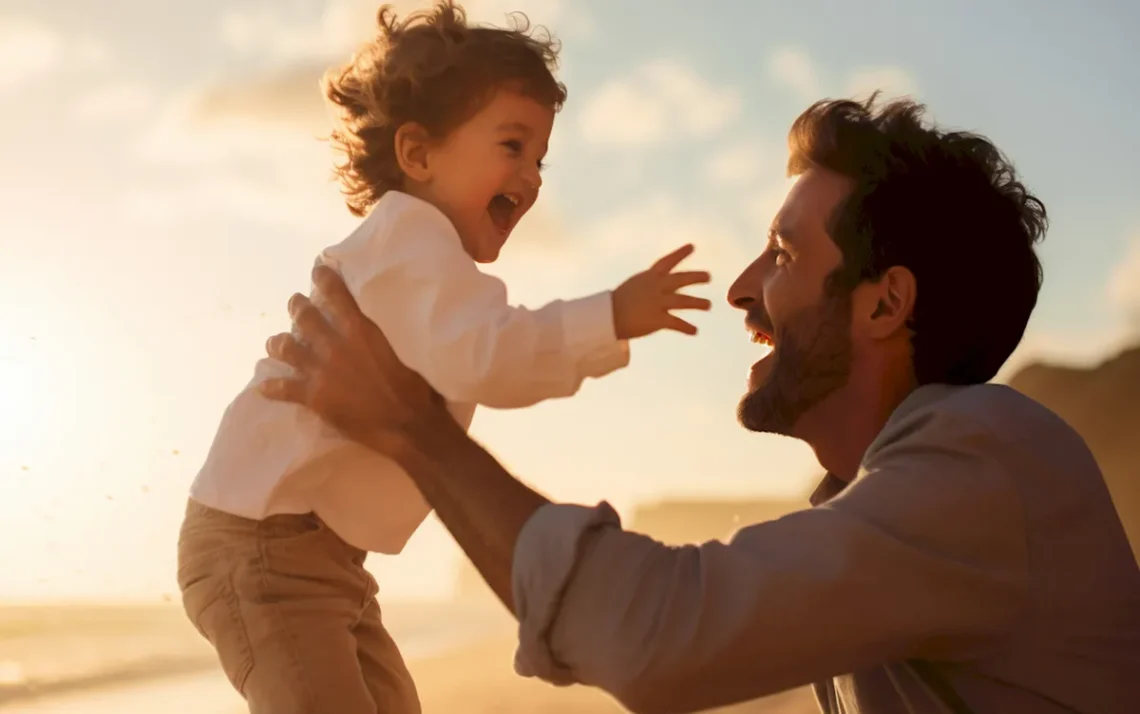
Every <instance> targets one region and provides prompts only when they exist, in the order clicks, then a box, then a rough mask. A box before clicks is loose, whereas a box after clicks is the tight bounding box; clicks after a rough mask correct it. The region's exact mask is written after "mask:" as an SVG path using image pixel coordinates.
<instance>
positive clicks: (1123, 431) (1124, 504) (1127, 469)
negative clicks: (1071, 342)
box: [1009, 345, 1140, 561]
mask: <svg viewBox="0 0 1140 714" xmlns="http://www.w3.org/2000/svg"><path fill="white" fill-rule="evenodd" d="M1009 385H1010V386H1011V387H1013V388H1014V389H1017V390H1018V391H1020V392H1021V393H1022V394H1025V395H1027V396H1029V397H1032V398H1033V399H1036V400H1037V401H1039V402H1041V403H1042V404H1044V405H1045V406H1046V407H1048V408H1049V409H1052V410H1053V411H1054V412H1056V413H1057V414H1058V415H1059V416H1060V417H1061V418H1062V419H1064V420H1065V421H1066V422H1068V423H1069V425H1070V426H1072V427H1073V428H1074V429H1076V430H1077V432H1078V433H1079V434H1080V435H1081V437H1083V438H1084V440H1085V442H1086V443H1087V444H1088V446H1089V449H1091V450H1092V452H1093V455H1094V456H1095V457H1096V460H1097V463H1099V464H1100V468H1101V470H1102V471H1103V472H1104V480H1105V482H1106V483H1107V484H1108V489H1109V491H1110V492H1111V493H1112V500H1113V501H1114V502H1115V504H1116V510H1117V512H1118V513H1119V514H1120V520H1121V521H1123V523H1124V530H1125V532H1127V533H1128V538H1129V540H1130V541H1131V543H1132V552H1133V553H1134V554H1135V555H1136V558H1137V561H1140V345H1137V346H1135V347H1132V348H1129V349H1127V350H1124V351H1123V352H1121V353H1119V354H1117V355H1116V356H1114V357H1112V358H1110V359H1108V360H1106V361H1104V362H1102V363H1100V364H1098V365H1096V366H1094V367H1090V368H1077V367H1065V366H1060V365H1053V364H1046V363H1037V364H1031V365H1029V366H1027V367H1025V368H1024V369H1022V370H1021V371H1020V372H1018V373H1017V374H1015V375H1014V376H1013V378H1012V379H1010V380H1009Z"/></svg>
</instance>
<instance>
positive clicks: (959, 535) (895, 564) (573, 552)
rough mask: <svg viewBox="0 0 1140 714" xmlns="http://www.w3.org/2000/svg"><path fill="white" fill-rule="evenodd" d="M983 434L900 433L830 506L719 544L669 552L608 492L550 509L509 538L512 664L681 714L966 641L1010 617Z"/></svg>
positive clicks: (1001, 487)
mask: <svg viewBox="0 0 1140 714" xmlns="http://www.w3.org/2000/svg"><path fill="white" fill-rule="evenodd" d="M948 430H950V431H955V430H956V432H957V433H956V434H948ZM948 437H949V441H947V438H948ZM987 439H988V437H987V435H986V434H985V433H984V432H981V431H974V430H972V429H971V428H970V427H969V426H968V425H962V424H949V425H948V424H941V425H935V426H934V427H932V428H930V429H923V428H921V427H920V428H916V429H912V430H910V431H908V433H907V435H906V437H905V438H903V439H901V440H900V441H899V443H896V444H891V445H886V446H885V447H884V448H883V449H882V450H881V451H880V452H879V453H878V454H877V456H876V457H875V459H873V460H872V461H868V462H867V463H866V464H865V468H864V471H863V473H861V474H860V477H859V478H858V479H857V480H856V481H855V482H854V483H852V485H851V486H850V487H849V488H848V489H847V490H846V491H844V493H843V494H841V495H840V496H838V497H837V498H835V499H833V500H832V501H831V502H829V503H827V504H825V505H821V506H818V507H816V508H811V509H808V510H804V511H800V512H797V513H793V514H790V515H788V516H785V517H784V518H780V519H777V520H774V521H770V522H767V523H761V524H757V525H753V526H749V527H747V528H744V529H742V530H741V531H739V532H738V533H737V534H736V536H735V537H733V538H732V539H731V540H730V541H728V542H720V541H710V542H708V543H704V544H702V545H691V546H682V547H670V546H666V545H664V544H662V543H660V542H657V541H655V540H653V539H651V538H649V537H646V536H644V535H639V534H636V533H631V532H628V531H625V530H623V529H622V527H621V524H620V521H619V520H618V518H617V516H616V514H614V512H613V510H612V509H611V508H609V506H608V505H606V504H604V503H603V504H601V505H599V506H598V507H596V508H584V507H580V506H567V505H550V506H546V507H544V508H543V509H541V510H540V511H539V512H537V513H536V514H535V515H534V516H533V517H532V519H531V521H530V522H528V524H527V526H526V527H525V528H524V530H523V532H522V533H521V534H520V538H519V541H518V543H517V545H516V549H515V560H514V573H513V577H514V596H515V602H516V607H517V611H516V615H517V616H518V618H519V621H520V625H519V647H518V651H517V654H516V669H517V670H518V672H519V673H520V674H523V675H530V676H537V677H541V678H543V679H545V680H548V681H550V682H553V683H556V684H568V683H573V682H579V683H583V684H589V685H593V686H597V687H600V688H602V689H604V690H606V691H608V692H610V693H611V694H613V695H614V696H616V697H617V698H618V699H619V700H620V701H622V702H623V703H624V704H625V705H626V706H627V707H629V708H630V709H632V710H634V711H645V712H687V711H698V710H701V709H707V708H711V707H716V706H722V705H725V704H729V703H734V702H740V701H746V700H749V699H753V698H756V697H760V696H764V695H767V694H771V693H774V692H777V691H781V690H784V689H789V688H791V687H795V686H799V685H803V684H808V683H811V682H817V681H821V680H824V679H828V678H830V677H833V676H835V675H838V674H842V673H846V672H854V671H858V670H860V669H861V668H864V667H869V666H874V665H877V664H882V663H886V662H893V661H900V660H903V659H907V658H909V657H919V656H925V657H953V656H957V655H961V654H962V653H964V652H968V651H971V648H973V647H977V646H979V644H980V643H983V642H985V641H987V638H990V637H992V636H994V635H995V634H996V633H998V632H1001V631H1002V630H1003V628H1006V627H1008V626H1009V625H1010V623H1011V622H1013V621H1014V620H1015V618H1016V614H1017V612H1018V610H1019V608H1020V607H1021V604H1022V602H1023V600H1024V587H1025V581H1026V567H1027V565H1026V546H1025V540H1024V524H1023V520H1022V514H1021V510H1020V502H1019V500H1018V497H1017V493H1016V490H1015V488H1014V487H1013V486H1012V485H1011V483H1010V481H1009V479H1008V478H1007V477H1006V476H1005V475H1004V474H1003V473H1001V460H1000V458H993V454H987V453H985V452H986V451H987V449H988V448H990V447H988V446H987ZM966 523H969V524H971V527H970V528H965V527H963V524H966Z"/></svg>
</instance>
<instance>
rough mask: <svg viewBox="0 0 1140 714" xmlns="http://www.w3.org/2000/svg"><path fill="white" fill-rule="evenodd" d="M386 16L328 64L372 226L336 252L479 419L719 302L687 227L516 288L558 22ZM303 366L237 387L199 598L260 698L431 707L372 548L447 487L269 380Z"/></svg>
mask: <svg viewBox="0 0 1140 714" xmlns="http://www.w3.org/2000/svg"><path fill="white" fill-rule="evenodd" d="M379 25H380V32H379V36H378V38H377V39H376V40H375V42H374V43H372V44H371V45H370V46H368V47H366V48H364V49H363V50H362V51H360V52H359V53H358V54H357V56H356V57H354V59H353V61H352V62H351V63H350V64H349V65H347V66H346V67H345V68H342V69H340V70H339V71H337V72H335V73H333V74H332V75H330V77H329V78H328V79H327V80H326V94H327V96H328V98H329V100H330V101H331V102H332V103H333V104H334V105H335V106H336V107H338V108H339V109H340V110H341V113H342V114H343V120H342V126H341V127H340V128H339V129H338V130H337V131H336V132H334V134H333V140H334V142H335V144H336V145H337V147H338V148H339V149H340V150H342V151H343V153H344V154H345V157H346V160H345V162H344V163H343V164H342V165H341V166H340V167H339V168H338V174H339V177H340V179H341V181H342V183H343V186H344V191H345V194H346V196H347V203H348V206H349V208H350V209H351V211H352V212H353V213H354V214H356V215H359V216H365V218H364V220H363V222H362V223H361V224H360V226H359V228H358V229H357V230H355V231H354V232H353V233H352V234H351V235H349V236H348V238H346V239H345V240H344V241H342V242H341V243H339V244H337V245H334V246H332V247H331V248H328V249H326V250H325V251H324V252H323V253H322V255H321V257H320V258H319V260H322V261H324V262H326V263H327V264H330V265H332V266H333V267H335V268H336V269H338V270H339V271H340V272H341V274H342V275H343V277H344V279H345V281H346V283H347V285H348V287H349V289H350V290H351V291H352V293H353V295H354V297H355V298H356V300H357V301H358V303H359V305H360V307H361V309H362V310H363V311H364V313H365V314H367V315H368V317H369V318H370V319H371V320H373V321H374V322H375V323H376V324H377V325H379V326H380V328H381V329H383V331H384V333H385V335H387V337H388V339H389V340H390V341H391V343H392V347H393V348H394V350H395V351H396V354H397V355H398V356H399V357H400V359H401V361H403V362H404V363H405V364H407V365H408V366H410V367H411V368H413V369H415V370H416V371H418V372H420V373H421V374H422V375H423V376H424V377H425V378H426V379H427V380H428V381H429V382H430V383H431V384H432V385H433V387H434V388H435V389H436V390H437V391H438V392H439V393H440V394H441V395H442V396H443V397H445V398H446V399H447V401H448V404H449V406H450V410H451V413H452V414H453V415H454V416H455V419H456V421H457V422H459V423H460V424H461V425H462V426H463V427H464V428H467V427H468V426H469V425H470V423H471V418H472V415H473V413H474V410H475V405H476V404H483V405H486V406H490V407H498V408H519V407H525V406H528V405H531V404H535V403H537V402H539V401H542V400H544V399H552V398H558V397H567V396H570V395H572V394H574V393H575V392H577V390H578V389H579V387H580V386H581V384H582V382H583V381H584V380H585V379H586V378H588V377H601V376H603V375H605V374H608V373H609V372H612V371H614V370H616V369H618V368H620V367H623V366H625V365H626V364H627V363H628V360H629V353H628V347H627V344H628V343H627V340H629V339H632V338H636V337H640V336H643V335H647V334H650V333H652V332H656V331H657V330H659V329H674V330H678V331H680V332H685V333H690V334H691V333H692V332H695V330H694V329H693V328H692V326H691V325H689V324H688V323H686V322H684V321H683V320H681V319H680V318H679V317H677V316H675V315H673V314H671V313H670V310H677V309H708V301H707V300H704V299H701V298H696V297H690V296H687V295H683V294H679V293H678V292H677V291H678V290H679V289H681V288H683V287H685V286H687V285H693V284H696V283H700V282H705V281H707V275H706V274H704V273H675V272H673V268H674V267H676V265H677V264H678V263H679V262H680V261H681V260H682V259H683V258H684V257H685V256H686V255H688V253H689V252H690V251H691V249H690V248H688V247H686V248H683V249H681V250H679V251H677V252H675V253H674V254H672V255H671V256H667V257H666V258H664V259H662V260H661V261H659V262H658V264H657V265H655V266H654V267H653V268H650V269H649V270H647V271H645V272H643V273H640V274H638V275H635V276H634V277H632V278H630V279H629V280H627V281H626V282H625V283H623V284H622V285H621V286H620V287H618V288H617V289H616V290H614V291H612V292H611V291H606V292H603V293H599V294H596V295H592V296H589V297H584V298H580V299H576V300H568V301H555V302H553V303H551V304H549V305H546V306H545V307H542V308H541V309H538V310H528V309H526V308H523V307H512V306H511V305H509V304H508V302H507V291H506V288H505V286H504V285H503V283H502V282H501V281H499V280H498V279H496V278H493V277H490V276H488V275H486V274H484V273H482V272H481V271H480V270H479V269H478V268H477V266H476V263H477V262H478V263H489V262H491V261H494V260H495V259H496V258H497V257H498V255H499V250H500V249H501V248H502V246H503V244H504V242H505V241H506V240H507V238H508V237H509V236H510V233H511V230H512V229H513V228H514V227H515V225H516V224H517V223H518V221H519V219H520V218H522V217H523V215H524V214H526V212H527V211H528V210H529V209H530V208H531V206H533V205H534V202H535V200H536V199H537V198H538V191H539V186H540V185H541V184H542V179H541V176H540V174H539V171H540V169H541V161H542V158H543V155H544V154H545V153H546V148H547V141H548V138H549V136H550V132H551V128H552V126H553V122H554V116H555V113H556V112H557V111H558V109H559V108H560V107H561V105H562V102H563V101H564V99H565V96H566V95H565V89H564V87H563V86H562V85H561V84H560V83H558V81H557V80H556V79H555V78H554V76H553V74H552V71H553V67H554V65H555V61H556V50H555V48H554V46H553V45H552V43H551V42H549V41H547V40H544V39H541V38H539V37H536V36H534V35H532V34H530V33H528V32H527V30H526V29H525V28H523V29H519V30H505V29H493V28H484V27H473V26H468V25H467V23H466V19H465V17H464V14H463V11H462V10H461V9H460V8H459V7H457V6H455V5H453V4H452V3H451V2H441V3H439V4H438V5H437V6H436V7H435V8H434V9H432V10H431V11H428V12H420V13H416V14H413V15H411V16H409V17H408V18H406V19H404V20H403V21H398V20H397V18H396V17H395V16H394V14H393V13H392V12H391V10H390V9H389V8H387V7H385V8H383V9H381V11H380V14H379ZM287 373H288V367H287V366H286V365H284V364H281V363H279V362H275V361H273V360H268V359H265V360H261V361H260V362H259V363H258V364H257V367H256V369H255V373H254V377H253V379H252V381H251V382H250V383H249V385H248V386H247V387H246V389H245V390H244V391H242V392H241V393H240V394H239V395H238V396H237V398H236V399H235V400H234V401H233V402H232V403H231V404H230V405H229V407H228V408H227V410H226V412H225V415H224V416H223V418H222V422H221V425H220V427H219V429H218V433H217V436H216V437H215V440H214V443H213V445H212V447H211V449H210V452H209V455H208V457H207V459H206V463H205V465H204V466H203V467H202V470H201V471H200V473H199V474H198V476H197V478H196V480H195V481H194V484H193V486H192V488H191V492H190V501H189V504H188V507H187V511H186V517H185V521H184V523H183V526H182V532H181V535H180V538H179V544H178V560H179V564H178V580H179V586H180V588H181V590H182V598H183V603H184V605H185V609H186V612H187V615H188V616H189V618H190V620H191V621H192V622H193V623H194V625H195V626H196V627H197V629H198V630H199V631H200V632H201V634H202V635H203V636H204V637H206V638H207V639H208V640H209V641H210V643H211V644H212V645H213V646H214V648H215V649H216V650H217V652H218V657H219V659H220V661H221V664H222V668H223V669H224V670H225V673H226V675H227V676H228V678H229V679H230V682H231V683H232V684H233V686H234V687H235V688H236V689H237V690H238V691H239V692H240V693H241V694H242V696H244V697H245V699H246V700H247V702H248V704H249V708H250V710H251V711H252V712H265V713H269V714H291V713H294V712H295V713H297V714H302V713H304V714H334V713H335V714H366V713H367V714H377V713H378V712H379V713H388V712H399V713H403V712H418V711H419V709H420V707H419V701H418V697H417V694H416V690H415V686H414V684H413V683H412V680H411V678H410V676H409V675H408V671H407V669H406V667H405V664H404V661H403V659H402V657H401V656H400V653H399V651H398V649H397V648H396V646H395V644H394V643H393V641H392V639H391V638H390V637H389V635H388V633H387V632H386V631H385V628H384V625H383V623H382V622H381V618H380V609H379V606H378V604H377V602H376V599H375V596H376V593H377V584H376V582H375V581H374V580H373V578H372V577H371V576H370V575H369V574H368V572H367V571H365V569H364V559H365V555H366V553H367V552H369V551H372V552H379V553H388V554H394V553H399V552H400V551H401V550H402V548H403V547H404V545H405V543H406V542H407V540H408V538H409V537H410V536H411V535H412V533H413V532H414V531H415V530H416V528H417V527H419V525H420V523H422V522H423V520H424V519H425V518H426V517H427V515H428V513H429V511H430V508H429V506H428V505H427V503H426V502H425V501H424V499H423V497H422V496H421V495H420V493H419V492H418V491H417V490H416V488H415V486H414V485H413V484H412V482H411V480H410V479H409V478H408V477H407V476H406V475H405V474H404V473H403V472H401V471H400V470H399V469H398V467H396V466H395V464H394V463H392V462H390V461H388V460H386V459H384V458H382V457H380V456H379V455H377V454H375V453H373V452H371V451H369V450H367V449H365V448H363V447H361V446H359V445H357V444H355V443H352V442H350V441H347V440H345V439H344V438H342V437H340V436H339V435H338V434H337V433H336V432H335V431H334V430H333V429H332V428H330V427H328V426H326V425H324V424H322V423H321V421H320V420H319V419H318V418H317V417H316V416H314V415H313V414H311V413H309V412H307V411H306V410H304V409H303V408H301V407H298V406H296V405H291V404H286V403H283V402H275V401H270V400H268V399H265V398H263V397H261V396H260V395H259V393H258V391H257V385H258V384H259V383H260V382H261V381H263V380H264V379H266V378H267V377H270V376H280V375H283V374H287Z"/></svg>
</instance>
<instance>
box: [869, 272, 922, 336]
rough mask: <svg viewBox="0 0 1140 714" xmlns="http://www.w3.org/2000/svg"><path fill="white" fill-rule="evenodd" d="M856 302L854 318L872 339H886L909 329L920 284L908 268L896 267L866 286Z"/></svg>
mask: <svg viewBox="0 0 1140 714" xmlns="http://www.w3.org/2000/svg"><path fill="white" fill-rule="evenodd" d="M859 292H860V295H859V296H858V299H857V300H856V302H855V319H857V320H859V321H861V322H862V323H863V331H864V333H865V334H867V335H868V336H870V337H871V338H872V339H885V338H887V337H891V336H892V335H894V334H896V333H897V332H898V331H899V330H903V329H906V327H907V323H908V322H910V318H911V316H912V315H913V314H914V303H915V300H916V299H917V298H918V283H917V282H916V281H915V279H914V273H912V272H910V269H909V268H904V267H902V266H901V265H895V266H892V267H890V268H888V269H887V271H886V272H885V273H883V276H882V277H881V278H879V279H878V280H877V281H875V282H871V283H864V284H863V285H861V286H860V288H859Z"/></svg>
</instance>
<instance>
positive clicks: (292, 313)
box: [289, 293, 333, 344]
mask: <svg viewBox="0 0 1140 714" xmlns="http://www.w3.org/2000/svg"><path fill="white" fill-rule="evenodd" d="M289 317H290V318H292V320H293V334H295V335H298V336H299V337H300V338H301V339H303V340H304V341H305V342H308V343H309V344H316V343H318V342H320V340H321V339H325V338H328V337H329V336H330V335H331V334H332V333H333V329H332V327H330V326H329V323H328V320H326V319H325V316H324V315H322V314H321V311H320V310H319V309H318V308H317V306H316V305H314V304H313V303H312V302H311V301H310V300H309V298H307V297H305V296H304V295H301V294H300V293H294V295H293V297H291V298H289Z"/></svg>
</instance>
